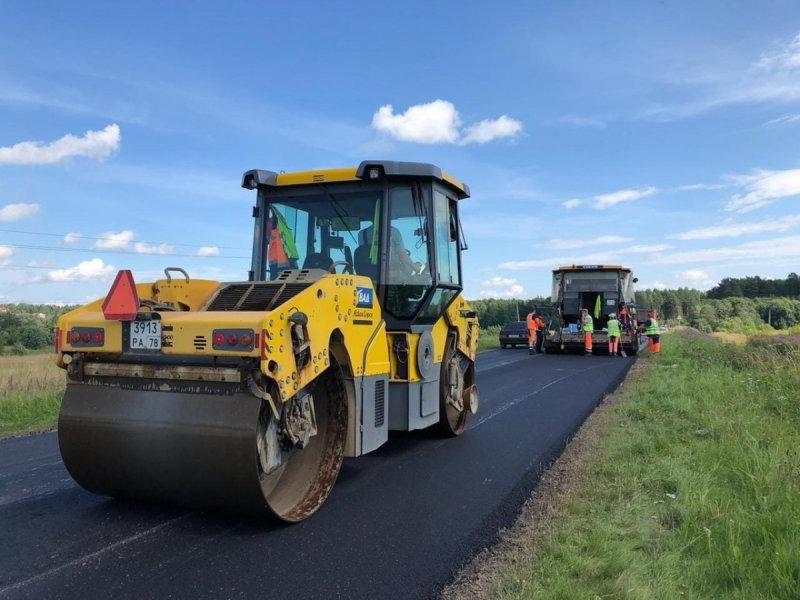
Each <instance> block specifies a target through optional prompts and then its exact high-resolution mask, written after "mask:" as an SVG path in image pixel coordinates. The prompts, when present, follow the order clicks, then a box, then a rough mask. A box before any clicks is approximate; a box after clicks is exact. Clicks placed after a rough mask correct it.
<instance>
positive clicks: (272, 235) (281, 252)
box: [267, 225, 289, 265]
mask: <svg viewBox="0 0 800 600" xmlns="http://www.w3.org/2000/svg"><path fill="white" fill-rule="evenodd" d="M267 235H268V236H269V245H268V246H267V262H270V263H273V264H279V265H286V264H288V263H289V258H288V257H287V256H286V249H285V248H284V247H283V240H282V239H281V230H280V227H272V225H269V226H268V227H267Z"/></svg>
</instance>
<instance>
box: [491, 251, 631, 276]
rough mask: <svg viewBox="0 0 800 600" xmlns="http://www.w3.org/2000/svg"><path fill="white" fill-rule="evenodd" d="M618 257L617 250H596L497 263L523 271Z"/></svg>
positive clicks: (611, 260) (599, 261)
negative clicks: (577, 254) (593, 251)
mask: <svg viewBox="0 0 800 600" xmlns="http://www.w3.org/2000/svg"><path fill="white" fill-rule="evenodd" d="M618 257H619V252H596V253H593V254H585V255H583V256H557V257H553V258H537V259H532V260H512V261H508V262H504V263H501V264H500V265H498V268H500V269H507V270H509V271H524V270H527V269H536V268H548V269H552V268H555V267H558V266H562V265H602V264H606V263H611V262H613V261H614V260H615V259H616V258H618Z"/></svg>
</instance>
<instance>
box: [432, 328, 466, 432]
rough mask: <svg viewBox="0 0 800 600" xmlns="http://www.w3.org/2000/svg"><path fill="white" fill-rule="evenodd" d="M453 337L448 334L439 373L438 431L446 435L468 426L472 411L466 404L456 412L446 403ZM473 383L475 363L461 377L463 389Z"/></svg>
mask: <svg viewBox="0 0 800 600" xmlns="http://www.w3.org/2000/svg"><path fill="white" fill-rule="evenodd" d="M455 353H456V351H455V344H454V337H453V336H448V340H447V345H446V347H445V351H444V355H443V357H442V367H441V372H440V374H439V423H438V428H439V431H440V432H441V433H442V434H444V435H446V436H448V437H455V436H459V435H461V434H462V433H464V432H465V431H466V430H467V429H468V428H469V422H470V420H471V419H472V412H471V411H470V410H469V408H467V406H466V404H465V405H464V407H463V410H462V411H461V412H456V410H455V408H454V407H453V406H451V405H450V404H448V403H447V400H446V398H447V394H448V391H449V390H448V385H449V384H448V383H447V382H448V381H449V377H448V365H449V364H450V360H451V359H452V358H453V356H454V355H455ZM474 383H475V363H472V364H471V365H470V366H469V368H468V369H467V371H466V373H465V374H464V377H463V389H466V388H467V387H468V386H472V384H474Z"/></svg>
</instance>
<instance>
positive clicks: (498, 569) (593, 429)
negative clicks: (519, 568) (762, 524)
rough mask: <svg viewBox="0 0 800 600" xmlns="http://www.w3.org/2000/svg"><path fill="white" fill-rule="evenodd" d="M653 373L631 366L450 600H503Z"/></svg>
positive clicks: (447, 595)
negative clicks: (501, 593)
mask: <svg viewBox="0 0 800 600" xmlns="http://www.w3.org/2000/svg"><path fill="white" fill-rule="evenodd" d="M649 368H650V363H649V361H643V360H637V361H636V362H635V363H634V364H633V365H632V366H631V368H630V370H629V371H628V373H627V375H626V376H625V379H624V380H623V382H622V383H621V384H620V386H619V387H618V388H617V390H616V391H615V392H614V393H612V394H610V395H608V396H606V398H605V399H604V400H603V402H601V403H600V404H598V405H597V407H596V408H595V410H594V411H593V412H592V414H591V415H589V417H588V418H587V419H586V421H584V423H583V425H582V426H581V427H580V429H579V430H578V431H577V432H576V433H575V435H574V436H573V437H572V439H571V440H570V441H569V443H568V444H567V446H566V448H565V449H564V452H563V453H562V454H561V455H560V456H559V457H558V458H557V459H556V460H555V461H554V462H553V464H552V465H551V466H550V467H549V468H548V469H547V471H545V472H544V473H543V474H542V475H541V478H540V479H539V482H538V484H537V486H536V488H535V489H534V491H533V492H532V493H531V496H530V498H529V499H528V500H527V501H526V502H525V504H524V505H523V507H522V509H521V511H520V514H519V517H518V518H517V520H516V521H515V523H514V524H513V525H512V526H511V527H509V528H507V529H505V530H503V531H501V532H500V534H499V540H498V541H497V543H496V544H494V545H493V546H491V547H489V548H486V549H484V550H482V551H481V552H480V553H479V554H478V555H476V556H475V558H473V559H472V560H471V561H470V562H469V563H468V564H467V565H466V566H465V567H464V568H463V569H462V570H461V571H460V572H459V573H458V575H457V576H456V578H455V580H454V581H453V582H452V583H451V584H449V585H448V586H446V587H445V588H444V590H443V591H442V598H443V599H444V600H468V599H469V600H472V599H482V598H487V599H488V598H495V597H497V595H498V594H497V592H498V589H499V587H500V586H501V584H502V583H503V581H504V580H505V579H506V578H507V576H508V573H509V572H511V571H512V570H514V569H513V567H514V565H516V564H519V563H522V562H523V561H527V560H528V559H529V557H530V556H532V555H534V554H536V553H537V550H538V548H539V546H540V542H541V540H542V538H543V536H544V534H545V533H546V532H547V531H548V527H549V524H550V522H551V521H552V519H553V518H555V517H557V515H558V513H559V511H560V510H561V509H562V507H563V505H564V504H565V503H566V502H567V501H568V500H569V498H570V497H571V496H572V495H573V494H574V493H575V490H576V487H577V485H578V484H579V482H580V481H581V480H582V479H583V477H584V475H585V474H586V473H587V471H588V470H589V469H590V468H591V464H592V461H591V458H592V456H593V451H594V450H595V448H596V447H597V445H598V440H599V438H600V437H601V436H602V435H603V434H604V432H605V431H606V430H607V429H608V428H609V426H610V424H611V420H612V418H613V415H614V412H615V411H616V409H617V407H618V406H619V405H620V404H621V403H622V402H623V401H624V399H625V397H626V396H627V394H628V393H629V390H630V389H631V388H633V387H634V386H636V385H637V383H638V381H640V380H641V379H642V377H644V376H645V373H646V371H647V370H648V369H649Z"/></svg>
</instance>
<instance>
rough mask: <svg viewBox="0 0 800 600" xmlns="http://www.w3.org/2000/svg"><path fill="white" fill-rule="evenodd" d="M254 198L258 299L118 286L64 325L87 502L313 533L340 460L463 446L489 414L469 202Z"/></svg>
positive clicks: (207, 286) (360, 183)
mask: <svg viewBox="0 0 800 600" xmlns="http://www.w3.org/2000/svg"><path fill="white" fill-rule="evenodd" d="M242 185H243V187H245V188H247V189H250V190H254V191H256V205H255V207H254V208H253V216H254V221H255V229H254V235H253V256H252V265H251V269H250V272H249V277H248V280H247V281H241V282H234V283H218V282H215V281H208V280H196V279H191V277H190V276H189V275H188V274H186V273H185V272H184V271H182V270H180V269H167V271H166V272H165V274H166V278H165V279H161V280H158V281H156V282H154V283H139V284H136V283H134V282H133V279H132V277H131V275H130V272H129V271H121V272H120V274H119V275H118V277H117V280H116V281H115V283H114V285H113V286H112V288H111V290H110V291H109V294H108V296H107V297H106V298H105V299H101V300H98V301H96V302H93V303H91V304H88V305H86V306H84V307H81V308H79V309H77V310H75V311H72V312H70V313H67V314H65V315H63V316H62V317H61V318H60V320H59V323H58V331H57V351H58V362H59V365H60V366H62V367H63V368H65V369H66V371H67V390H66V393H65V395H64V402H63V405H62V409H61V413H60V417H59V444H60V447H61V453H62V456H63V458H64V463H65V464H66V466H67V469H68V470H69V472H70V474H71V475H72V476H73V478H74V479H75V480H76V481H77V482H78V483H80V484H81V485H82V486H84V487H86V488H87V489H89V490H92V491H95V492H97V493H101V494H108V495H113V496H127V497H134V498H141V499H145V500H157V501H168V502H177V503H182V504H187V505H190V506H199V507H208V508H212V509H223V510H238V511H247V512H252V513H256V514H264V513H267V514H269V513H272V514H274V515H276V516H277V517H279V518H280V519H282V520H284V521H289V522H294V521H300V520H302V519H305V518H306V517H308V516H310V515H311V514H313V513H314V512H315V511H316V510H317V509H318V508H319V507H320V506H321V505H322V503H323V502H324V501H325V499H326V498H327V496H328V494H329V493H330V491H331V488H332V487H333V484H334V482H335V481H336V477H337V475H338V472H339V469H340V467H341V464H342V459H343V457H345V456H359V455H361V454H365V453H367V452H371V451H372V450H375V449H376V448H378V447H380V446H381V445H382V444H383V443H385V442H386V441H387V438H388V434H389V431H390V430H397V431H410V430H414V429H421V428H425V427H431V426H436V427H438V428H439V429H441V430H442V431H443V432H444V433H446V434H448V435H459V434H461V433H463V432H464V431H465V430H466V429H467V425H468V423H469V420H470V417H471V415H472V414H474V413H475V412H476V411H477V408H478V391H477V386H476V385H475V354H476V349H477V343H478V335H479V327H478V320H477V317H476V314H475V312H474V311H473V310H472V309H471V308H470V306H469V305H468V304H467V303H466V302H465V301H464V299H463V298H462V297H461V290H462V283H461V282H462V263H461V261H462V251H463V250H464V249H465V245H464V243H463V239H464V238H463V235H462V233H461V224H460V220H459V210H458V205H459V202H460V201H461V200H463V199H465V198H467V197H468V196H469V188H468V187H467V186H466V185H464V184H462V183H461V182H459V181H457V180H455V179H453V178H452V177H450V176H448V175H447V174H445V173H443V172H442V171H441V170H440V169H439V168H438V167H435V166H433V165H430V164H424V163H409V162H389V161H365V162H363V163H361V164H360V165H359V166H358V167H357V168H350V169H331V170H323V171H308V172H300V173H280V174H277V173H273V172H270V171H261V170H255V171H248V172H247V173H245V175H244V179H243V183H242ZM172 273H176V275H175V276H172V275H171V274H172Z"/></svg>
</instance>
